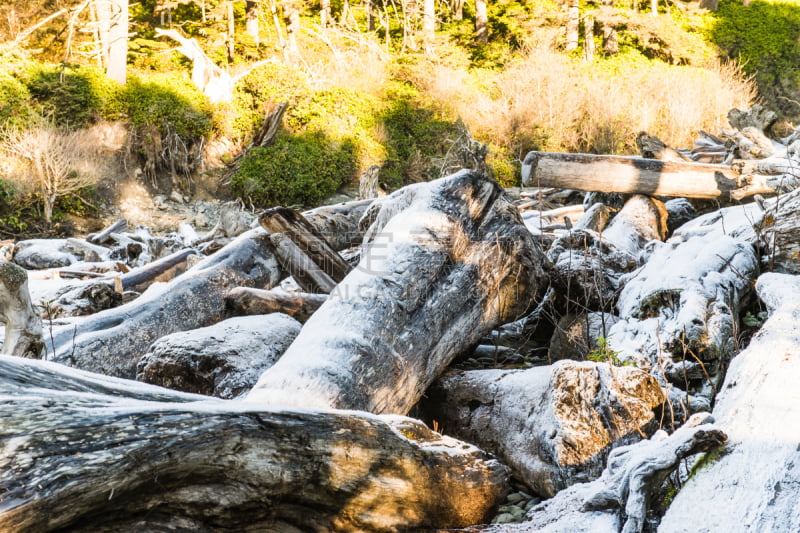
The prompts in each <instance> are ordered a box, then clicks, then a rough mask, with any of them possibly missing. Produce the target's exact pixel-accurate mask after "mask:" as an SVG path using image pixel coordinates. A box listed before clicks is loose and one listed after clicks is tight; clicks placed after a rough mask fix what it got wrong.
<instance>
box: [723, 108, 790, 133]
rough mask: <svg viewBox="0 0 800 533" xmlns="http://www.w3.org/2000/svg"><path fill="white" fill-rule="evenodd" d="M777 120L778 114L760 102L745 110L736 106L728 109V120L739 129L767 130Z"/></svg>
mask: <svg viewBox="0 0 800 533" xmlns="http://www.w3.org/2000/svg"><path fill="white" fill-rule="evenodd" d="M777 120H778V115H777V114H776V113H775V112H774V111H772V110H771V109H768V108H766V107H764V106H762V105H760V104H755V105H754V106H753V107H751V108H750V109H746V110H744V111H742V110H741V109H737V108H735V107H734V108H733V109H731V110H730V111H728V122H729V123H730V125H731V126H733V127H734V128H736V129H737V130H743V129H745V128H755V129H758V130H761V131H762V132H766V131H768V130H769V128H771V127H772V125H773V124H775V122H776V121H777Z"/></svg>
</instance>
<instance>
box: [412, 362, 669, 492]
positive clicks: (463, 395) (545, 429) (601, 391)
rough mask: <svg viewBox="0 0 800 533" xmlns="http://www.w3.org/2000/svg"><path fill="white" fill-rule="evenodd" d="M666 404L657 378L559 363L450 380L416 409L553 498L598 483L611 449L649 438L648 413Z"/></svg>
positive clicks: (598, 366)
mask: <svg viewBox="0 0 800 533" xmlns="http://www.w3.org/2000/svg"><path fill="white" fill-rule="evenodd" d="M664 400H665V397H664V394H663V392H662V390H661V387H660V386H659V384H658V382H657V381H656V380H655V378H654V377H653V376H651V375H649V374H648V373H646V372H643V371H641V370H639V369H637V368H633V367H613V366H611V365H609V364H608V363H592V362H588V361H584V362H575V361H559V362H558V363H556V364H554V365H552V367H549V366H548V367H536V368H531V369H529V370H472V371H466V372H457V373H451V374H448V375H446V376H445V377H443V378H442V379H440V380H439V381H437V382H436V383H435V384H434V385H433V386H432V387H431V389H429V390H428V391H427V392H426V393H425V399H424V400H423V402H422V404H421V408H422V410H423V412H424V413H425V416H426V417H427V418H429V419H433V420H436V421H437V422H438V423H439V424H440V425H441V427H442V428H443V429H444V431H445V432H446V433H447V434H449V435H453V436H455V437H457V438H460V439H464V440H466V441H468V442H472V443H474V444H477V445H478V446H479V447H481V448H482V449H484V450H487V451H490V452H492V453H494V454H496V455H497V456H498V457H499V458H500V460H501V461H503V462H504V463H505V464H507V465H509V466H510V467H511V468H512V469H513V471H514V473H515V475H516V476H517V477H518V478H519V479H520V480H522V481H524V482H525V483H526V484H527V485H529V486H530V487H531V488H532V489H533V490H534V491H536V493H538V494H540V495H542V496H545V497H551V496H553V495H554V494H555V493H556V492H557V491H559V490H561V489H564V488H565V487H568V486H569V485H572V484H574V483H578V482H584V481H589V480H591V479H594V478H596V477H597V476H599V475H600V473H601V472H602V470H603V467H604V464H605V458H606V456H607V454H608V452H609V450H610V449H611V447H612V446H614V445H619V444H620V443H624V442H626V439H627V441H630V440H638V439H639V438H641V436H644V433H643V432H642V431H646V432H649V433H651V432H652V431H653V430H654V429H655V428H653V427H650V428H649V429H648V425H652V424H651V423H652V422H653V421H654V413H653V409H654V408H656V407H657V406H659V405H661V404H662V403H663V402H664ZM640 432H641V433H640ZM640 435H641V436H640Z"/></svg>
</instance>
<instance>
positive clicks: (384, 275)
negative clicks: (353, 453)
mask: <svg viewBox="0 0 800 533" xmlns="http://www.w3.org/2000/svg"><path fill="white" fill-rule="evenodd" d="M366 218H368V219H370V220H374V221H375V222H374V223H373V224H372V226H371V227H370V229H369V233H368V235H367V237H365V239H364V240H365V244H364V250H363V253H362V258H361V262H360V263H359V266H358V267H357V268H356V269H354V270H353V271H352V272H351V273H350V274H348V275H347V277H346V278H345V279H344V281H342V282H341V283H340V284H339V285H337V286H336V289H335V290H334V291H333V292H332V293H331V295H330V297H329V298H328V300H327V301H326V302H325V303H324V304H323V305H322V307H320V309H319V310H318V311H317V312H316V313H314V315H313V316H312V317H311V318H310V319H309V321H308V322H307V323H306V325H305V327H304V328H303V330H302V331H301V332H300V335H299V336H298V337H297V339H296V340H295V341H294V343H293V344H292V345H291V346H290V347H289V349H288V350H287V352H286V353H285V354H284V356H283V357H282V358H281V359H280V360H279V361H278V363H276V365H275V366H273V367H272V368H270V369H269V370H267V371H266V372H265V373H264V374H263V375H262V377H261V379H260V380H259V383H258V384H257V385H256V387H255V388H254V389H253V391H252V392H251V393H250V395H249V396H248V400H249V401H254V402H260V403H267V404H270V403H287V402H289V403H292V404H297V405H303V406H313V407H336V408H347V409H361V410H365V411H371V412H375V413H401V414H403V413H406V412H408V410H409V409H410V408H411V407H412V406H413V405H414V404H415V403H416V402H417V400H418V399H419V398H420V396H421V395H422V394H423V393H424V391H425V389H427V387H428V386H429V385H430V384H431V383H432V382H433V380H434V379H436V377H438V375H439V374H440V373H441V372H442V371H443V370H444V369H445V368H446V367H447V365H448V364H449V363H450V362H451V361H452V360H453V358H454V357H455V356H457V355H458V354H460V353H461V352H463V351H464V350H465V349H466V348H468V347H470V346H471V345H474V344H476V343H477V341H478V340H479V339H480V338H481V337H482V336H483V335H484V334H485V333H487V332H488V331H490V330H491V329H492V328H493V327H494V326H496V325H498V324H502V323H505V322H508V321H511V320H514V319H516V318H518V317H520V316H522V314H523V313H524V312H525V311H526V310H527V308H528V307H529V306H530V304H531V303H532V302H533V301H534V299H535V298H536V296H537V293H538V292H539V290H540V288H541V284H542V281H543V278H544V275H545V274H544V271H543V266H542V263H543V254H542V252H541V249H540V248H539V247H538V245H537V244H536V242H535V240H534V237H533V236H532V235H531V234H530V232H528V230H527V229H526V228H525V227H524V226H523V225H522V221H521V220H520V217H519V213H518V212H517V210H516V208H515V207H514V206H513V204H512V203H511V202H510V201H509V200H508V199H507V198H506V197H505V195H504V194H503V190H502V188H501V187H500V186H499V185H498V184H497V183H496V182H493V181H488V180H486V179H484V178H483V177H482V176H481V175H479V174H477V173H475V172H472V171H462V172H459V173H457V174H454V175H452V176H450V177H447V178H442V179H439V180H436V181H433V182H430V183H420V184H416V185H412V186H409V187H406V188H404V189H401V190H400V191H397V192H396V193H394V194H392V195H391V196H388V197H386V198H384V199H382V200H378V201H376V204H375V206H374V209H373V210H372V212H371V213H368V215H366ZM332 324H336V325H337V327H336V328H332V327H331V325H332Z"/></svg>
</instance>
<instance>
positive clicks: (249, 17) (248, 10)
mask: <svg viewBox="0 0 800 533" xmlns="http://www.w3.org/2000/svg"><path fill="white" fill-rule="evenodd" d="M258 11H259V8H258V3H257V2H255V1H254V0H247V2H246V3H245V31H246V32H247V35H249V36H250V38H251V39H253V44H255V45H256V46H258V45H259V44H260V43H261V28H260V27H259V22H258Z"/></svg>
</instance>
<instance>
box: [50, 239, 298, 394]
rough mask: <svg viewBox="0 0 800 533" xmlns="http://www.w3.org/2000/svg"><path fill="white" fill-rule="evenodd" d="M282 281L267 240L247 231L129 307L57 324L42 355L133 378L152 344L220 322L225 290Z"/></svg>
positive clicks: (263, 286) (269, 285) (104, 372)
mask: <svg viewBox="0 0 800 533" xmlns="http://www.w3.org/2000/svg"><path fill="white" fill-rule="evenodd" d="M282 276H283V273H282V271H281V269H280V267H279V266H278V263H277V261H276V260H275V257H274V254H273V250H272V246H271V244H270V242H269V236H268V235H266V234H265V233H264V232H263V231H262V230H261V229H257V230H252V231H251V232H248V233H246V234H243V235H241V236H240V237H238V238H237V239H235V240H234V241H233V242H232V243H230V244H229V245H227V246H226V247H225V248H223V249H222V250H220V251H219V252H217V253H216V254H214V255H212V256H210V257H208V258H206V259H204V260H203V261H201V262H200V263H198V264H197V265H195V266H194V267H193V268H191V269H189V270H188V271H186V272H185V273H184V274H182V275H180V276H178V277H177V278H175V279H173V280H172V281H170V282H169V283H166V284H163V285H159V286H154V287H151V288H150V289H149V290H148V291H146V292H145V293H144V294H143V295H142V296H141V297H139V298H138V299H136V300H134V301H132V302H130V303H127V304H125V305H122V306H120V307H116V308H114V309H108V310H106V311H102V312H100V313H96V314H94V315H91V316H88V317H76V318H73V319H67V320H63V321H59V322H58V323H57V324H56V325H55V327H53V334H52V336H50V335H48V338H47V339H46V343H47V347H48V352H49V353H50V357H51V358H52V359H54V360H55V361H58V362H62V363H65V364H69V365H71V366H77V367H79V368H83V369H87V370H92V371H96V372H100V373H102V374H107V375H112V376H121V377H128V378H133V377H134V375H135V372H136V363H137V362H138V360H139V358H140V357H141V356H142V355H144V353H145V352H146V351H147V349H148V348H149V347H150V344H151V343H152V342H153V341H155V340H156V339H158V338H159V337H162V336H164V335H167V334H169V333H174V332H176V331H186V330H189V329H196V328H199V327H204V326H209V325H211V324H213V323H215V322H219V321H220V320H222V319H223V318H225V316H226V311H225V294H227V292H228V291H229V290H230V289H232V288H234V287H237V286H254V287H259V288H271V287H272V286H274V285H275V284H277V283H278V281H280V279H281V277H282Z"/></svg>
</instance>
